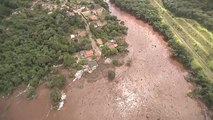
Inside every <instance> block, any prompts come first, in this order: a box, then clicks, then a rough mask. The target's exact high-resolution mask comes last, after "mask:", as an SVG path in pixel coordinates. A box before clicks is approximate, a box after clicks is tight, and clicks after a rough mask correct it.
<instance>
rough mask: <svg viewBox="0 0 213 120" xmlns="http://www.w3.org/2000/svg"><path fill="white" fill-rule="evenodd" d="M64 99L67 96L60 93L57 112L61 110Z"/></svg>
mask: <svg viewBox="0 0 213 120" xmlns="http://www.w3.org/2000/svg"><path fill="white" fill-rule="evenodd" d="M66 97H67V95H66V94H65V93H64V92H62V93H61V102H60V103H59V107H58V110H61V108H62V107H63V106H64V101H65V99H66Z"/></svg>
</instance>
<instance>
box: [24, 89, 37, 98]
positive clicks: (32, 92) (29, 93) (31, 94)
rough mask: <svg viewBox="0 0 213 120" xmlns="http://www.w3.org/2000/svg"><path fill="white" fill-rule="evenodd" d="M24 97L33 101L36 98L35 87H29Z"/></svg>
mask: <svg viewBox="0 0 213 120" xmlns="http://www.w3.org/2000/svg"><path fill="white" fill-rule="evenodd" d="M26 97H27V98H28V99H33V98H35V97H36V88H35V87H30V88H29V89H28V90H27V94H26Z"/></svg>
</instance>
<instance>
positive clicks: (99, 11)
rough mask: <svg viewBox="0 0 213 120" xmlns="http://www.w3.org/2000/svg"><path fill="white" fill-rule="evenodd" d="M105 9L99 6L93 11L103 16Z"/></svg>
mask: <svg viewBox="0 0 213 120" xmlns="http://www.w3.org/2000/svg"><path fill="white" fill-rule="evenodd" d="M103 11H104V9H103V8H97V9H94V10H93V11H92V12H93V13H94V14H95V15H98V16H101V15H102V14H103Z"/></svg>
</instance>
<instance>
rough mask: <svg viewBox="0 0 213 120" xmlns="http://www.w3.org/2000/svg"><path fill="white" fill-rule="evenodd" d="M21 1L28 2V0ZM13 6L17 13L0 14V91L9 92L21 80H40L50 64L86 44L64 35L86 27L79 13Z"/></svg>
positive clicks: (60, 60)
mask: <svg viewBox="0 0 213 120" xmlns="http://www.w3.org/2000/svg"><path fill="white" fill-rule="evenodd" d="M19 1H20V0H19ZM14 2H15V3H16V0H11V1H10V4H11V3H14ZM4 3H5V4H2V6H4V7H1V9H3V10H5V9H6V10H9V11H8V12H9V13H11V12H12V11H13V9H12V8H11V7H8V4H9V3H8V2H4ZM21 3H24V4H26V5H27V0H22V1H21ZM19 5H20V6H19ZM14 6H16V8H17V7H19V8H18V9H20V11H19V12H18V14H14V15H11V16H10V17H8V18H7V19H6V18H4V17H7V14H5V15H2V18H4V19H2V21H1V24H0V42H1V44H0V53H1V54H0V62H1V64H0V92H1V94H2V93H10V92H11V91H13V89H15V87H17V86H18V85H20V84H21V83H23V82H24V83H26V84H28V83H29V82H30V81H31V80H35V81H39V80H41V78H43V77H44V76H45V75H47V73H49V71H50V69H51V67H52V66H53V65H56V64H60V63H62V62H63V55H66V54H72V53H74V52H77V51H80V50H82V49H84V48H85V47H84V45H85V46H86V45H87V44H84V43H85V41H82V42H83V43H74V42H73V41H72V42H69V41H68V40H67V37H66V36H67V35H68V33H72V32H73V30H75V29H77V28H84V27H85V26H84V24H85V23H84V21H83V20H82V18H81V16H79V15H75V16H74V17H66V18H64V16H65V14H66V13H65V11H62V10H56V11H54V13H53V14H51V15H48V14H47V12H48V11H46V10H43V9H40V8H36V9H35V10H30V9H26V8H27V7H26V6H23V4H19V3H17V4H15V5H14ZM22 7H23V8H22ZM21 8H22V9H21ZM9 13H8V14H9Z"/></svg>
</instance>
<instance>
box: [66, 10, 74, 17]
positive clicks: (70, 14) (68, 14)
mask: <svg viewBox="0 0 213 120" xmlns="http://www.w3.org/2000/svg"><path fill="white" fill-rule="evenodd" d="M66 14H67V16H68V17H70V16H75V13H73V12H70V11H67V12H66Z"/></svg>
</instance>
